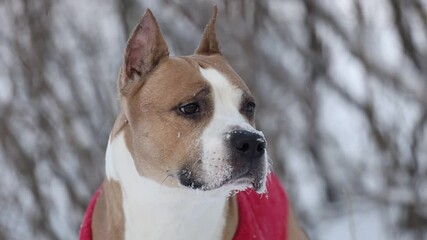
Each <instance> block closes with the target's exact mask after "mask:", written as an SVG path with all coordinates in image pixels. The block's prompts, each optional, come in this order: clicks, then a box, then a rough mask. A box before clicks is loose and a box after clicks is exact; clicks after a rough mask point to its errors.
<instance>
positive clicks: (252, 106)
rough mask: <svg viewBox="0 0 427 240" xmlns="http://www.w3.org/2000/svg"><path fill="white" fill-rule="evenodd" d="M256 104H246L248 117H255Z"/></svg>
mask: <svg viewBox="0 0 427 240" xmlns="http://www.w3.org/2000/svg"><path fill="white" fill-rule="evenodd" d="M255 106H256V105H255V103H254V102H248V103H246V109H245V111H246V114H247V115H248V116H253V115H254V113H255Z"/></svg>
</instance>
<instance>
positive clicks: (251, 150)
mask: <svg viewBox="0 0 427 240" xmlns="http://www.w3.org/2000/svg"><path fill="white" fill-rule="evenodd" d="M230 143H231V148H232V150H233V152H235V153H236V154H237V155H239V156H240V157H243V158H245V159H248V160H253V159H256V158H260V157H261V156H262V155H263V154H264V152H265V145H266V142H265V139H264V137H263V136H261V135H259V134H257V133H253V132H249V131H233V132H231V133H230Z"/></svg>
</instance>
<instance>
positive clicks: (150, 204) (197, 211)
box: [105, 131, 232, 239]
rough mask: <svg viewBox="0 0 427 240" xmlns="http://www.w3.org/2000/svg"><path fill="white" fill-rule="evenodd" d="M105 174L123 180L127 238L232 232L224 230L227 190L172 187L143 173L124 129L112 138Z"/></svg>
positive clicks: (192, 236)
mask: <svg viewBox="0 0 427 240" xmlns="http://www.w3.org/2000/svg"><path fill="white" fill-rule="evenodd" d="M110 138H111V137H110ZM106 174H107V180H106V181H111V180H113V181H116V182H118V183H119V184H120V188H121V189H120V190H121V195H122V199H121V200H122V201H121V202H122V211H123V212H122V213H123V221H124V224H121V225H122V226H123V227H124V239H197V238H199V237H200V236H203V239H221V238H222V237H223V235H224V232H225V233H226V235H227V232H230V231H227V229H225V231H224V226H225V222H226V220H227V218H226V215H227V214H229V211H230V210H232V209H230V202H231V201H228V200H227V199H228V198H229V195H228V193H227V192H226V191H222V192H216V193H206V192H202V191H196V190H190V189H182V188H172V187H167V186H164V185H162V184H160V183H157V182H155V181H153V180H151V179H148V178H146V177H143V176H140V175H139V174H138V172H137V170H136V168H135V165H134V162H133V159H132V156H131V154H130V152H129V150H128V148H127V146H126V143H125V138H124V133H123V131H121V132H119V133H117V134H116V135H115V136H114V137H113V138H111V139H110V141H109V144H108V147H107V153H106ZM108 190H109V189H108V188H107V189H105V191H108ZM107 195H108V194H107ZM105 201H108V199H105ZM105 205H106V207H107V208H108V207H114V204H108V202H107V203H106V204H105ZM116 207H119V206H116ZM107 212H111V210H108V209H107ZM231 232H232V231H231ZM231 236H232V234H231Z"/></svg>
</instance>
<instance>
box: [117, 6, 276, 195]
mask: <svg viewBox="0 0 427 240" xmlns="http://www.w3.org/2000/svg"><path fill="white" fill-rule="evenodd" d="M215 21H216V7H215V8H214V13H213V16H212V18H211V19H210V21H209V23H208V25H207V26H206V29H205V31H204V33H203V37H202V40H201V43H200V45H199V47H198V48H197V50H196V52H195V54H194V55H191V56H186V57H170V56H169V52H168V47H167V45H166V42H165V41H164V39H163V36H162V34H161V32H160V29H159V26H158V24H157V22H156V19H155V18H154V16H153V15H152V13H151V12H150V10H147V12H146V13H145V15H144V16H143V18H142V19H141V21H140V22H139V24H138V25H137V26H136V28H135V29H134V31H133V33H132V35H131V37H130V39H129V41H128V44H127V47H126V52H125V59H124V64H123V67H122V70H121V74H120V77H119V82H118V87H119V92H120V102H121V107H122V111H123V114H124V116H125V117H126V119H127V122H128V125H129V131H128V133H127V135H128V136H127V137H126V144H127V147H128V148H129V151H130V153H131V155H132V157H133V159H134V163H135V167H136V169H137V172H138V173H139V174H140V175H141V176H145V177H148V178H151V179H154V180H155V181H158V182H161V183H162V184H165V185H169V186H172V185H174V186H180V187H184V188H193V189H201V190H206V191H207V190H213V189H221V188H224V189H235V190H241V189H244V188H246V187H248V186H253V187H254V188H255V190H256V191H258V192H263V191H264V190H265V181H266V180H265V179H266V175H267V169H268V167H267V165H268V164H267V154H266V140H265V138H264V136H263V134H262V133H261V132H260V131H257V130H256V129H255V122H254V115H255V100H254V97H253V96H252V94H251V92H250V91H249V89H248V87H247V86H246V84H245V83H244V82H243V81H242V79H241V78H240V77H239V75H237V74H236V72H235V71H234V70H233V69H232V68H231V67H230V66H229V64H228V63H227V61H226V60H225V58H224V57H223V56H222V55H221V53H220V50H219V45H218V41H217V39H216V34H215Z"/></svg>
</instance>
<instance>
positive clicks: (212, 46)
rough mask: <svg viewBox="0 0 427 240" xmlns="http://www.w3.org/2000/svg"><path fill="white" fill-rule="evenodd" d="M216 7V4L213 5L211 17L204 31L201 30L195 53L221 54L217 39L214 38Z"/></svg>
mask: <svg viewBox="0 0 427 240" xmlns="http://www.w3.org/2000/svg"><path fill="white" fill-rule="evenodd" d="M217 12H218V8H217V7H216V5H214V7H213V12H212V17H211V19H210V20H209V22H208V24H207V25H206V28H205V31H204V32H203V36H202V40H201V41H200V44H199V47H198V48H197V49H196V51H195V53H196V54H200V55H213V54H221V52H220V50H219V44H218V40H217V39H216V33H215V22H216V16H217Z"/></svg>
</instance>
